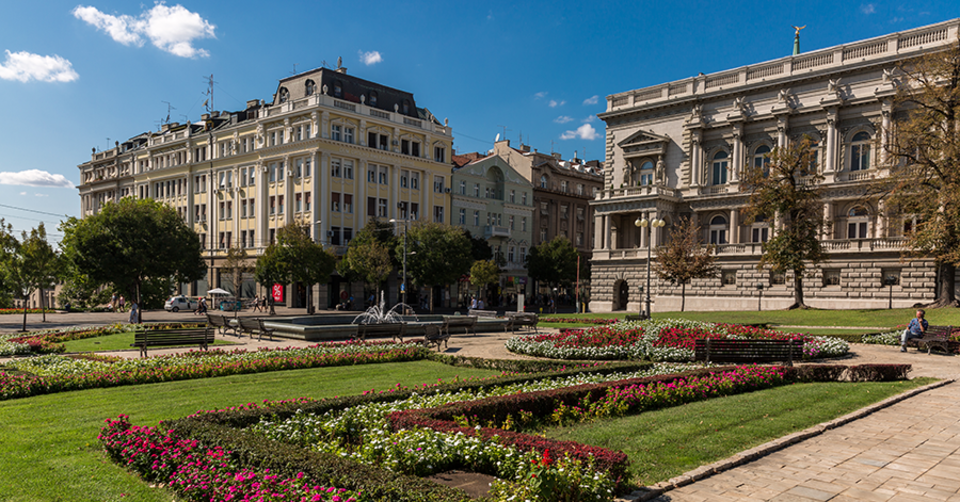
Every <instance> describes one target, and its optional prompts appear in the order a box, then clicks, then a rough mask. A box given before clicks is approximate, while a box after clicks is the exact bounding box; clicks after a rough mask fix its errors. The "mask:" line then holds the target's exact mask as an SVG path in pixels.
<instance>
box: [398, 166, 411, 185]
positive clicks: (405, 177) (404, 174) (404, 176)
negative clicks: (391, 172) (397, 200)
mask: <svg viewBox="0 0 960 502" xmlns="http://www.w3.org/2000/svg"><path fill="white" fill-rule="evenodd" d="M409 179H410V171H406V170H403V171H400V188H407V185H408V184H409V183H408V181H409Z"/></svg>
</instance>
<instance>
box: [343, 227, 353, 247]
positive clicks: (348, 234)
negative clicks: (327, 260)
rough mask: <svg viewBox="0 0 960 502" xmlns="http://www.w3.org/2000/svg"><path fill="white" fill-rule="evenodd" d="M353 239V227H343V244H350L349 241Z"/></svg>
mask: <svg viewBox="0 0 960 502" xmlns="http://www.w3.org/2000/svg"><path fill="white" fill-rule="evenodd" d="M351 240H353V229H352V228H350V227H343V245H344V246H346V245H347V244H350V241H351Z"/></svg>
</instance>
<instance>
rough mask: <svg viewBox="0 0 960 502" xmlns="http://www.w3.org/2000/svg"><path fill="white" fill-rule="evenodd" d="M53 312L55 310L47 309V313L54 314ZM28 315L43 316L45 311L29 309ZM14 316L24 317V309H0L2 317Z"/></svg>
mask: <svg viewBox="0 0 960 502" xmlns="http://www.w3.org/2000/svg"><path fill="white" fill-rule="evenodd" d="M53 311H54V309H49V308H48V309H47V312H50V313H53ZM27 313H28V314H42V313H43V311H42V310H40V309H27ZM13 314H20V315H23V309H10V308H5V309H0V315H13Z"/></svg>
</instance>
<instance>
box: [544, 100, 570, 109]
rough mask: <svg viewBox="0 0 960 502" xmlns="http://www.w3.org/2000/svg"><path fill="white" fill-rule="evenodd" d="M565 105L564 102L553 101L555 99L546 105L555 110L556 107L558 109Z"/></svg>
mask: <svg viewBox="0 0 960 502" xmlns="http://www.w3.org/2000/svg"><path fill="white" fill-rule="evenodd" d="M565 104H567V102H566V101H557V100H555V99H551V100H550V102H549V103H547V105H549V106H550V108H556V107H558V106H563V105H565Z"/></svg>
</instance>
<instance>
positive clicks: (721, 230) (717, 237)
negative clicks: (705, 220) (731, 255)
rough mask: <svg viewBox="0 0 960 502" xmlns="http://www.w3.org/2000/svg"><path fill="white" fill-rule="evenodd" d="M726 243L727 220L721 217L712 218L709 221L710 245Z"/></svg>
mask: <svg viewBox="0 0 960 502" xmlns="http://www.w3.org/2000/svg"><path fill="white" fill-rule="evenodd" d="M726 243H727V219H726V218H724V217H723V216H714V217H713V219H712V220H710V244H726Z"/></svg>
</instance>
